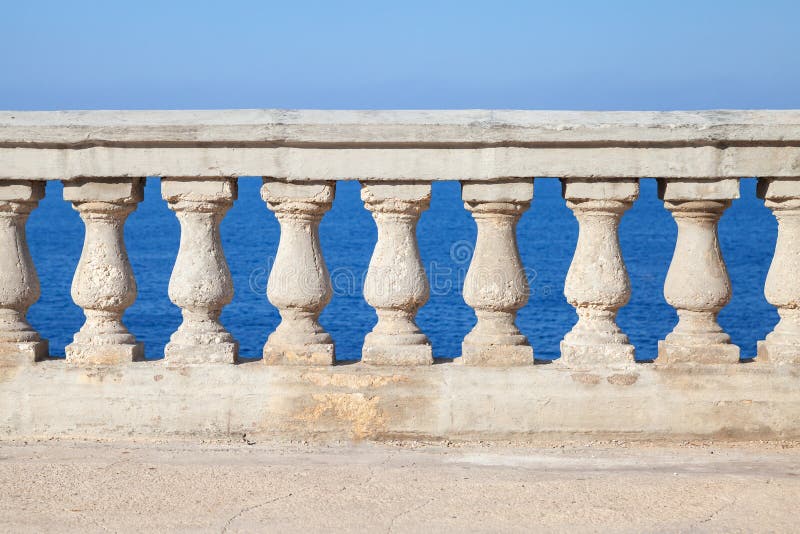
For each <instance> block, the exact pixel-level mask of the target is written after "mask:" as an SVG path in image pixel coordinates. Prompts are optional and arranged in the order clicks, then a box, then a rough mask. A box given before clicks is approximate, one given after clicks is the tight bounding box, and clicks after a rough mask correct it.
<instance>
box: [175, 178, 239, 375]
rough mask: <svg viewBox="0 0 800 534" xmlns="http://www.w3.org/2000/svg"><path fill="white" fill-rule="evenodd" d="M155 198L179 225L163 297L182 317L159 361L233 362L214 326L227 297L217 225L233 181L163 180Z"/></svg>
mask: <svg viewBox="0 0 800 534" xmlns="http://www.w3.org/2000/svg"><path fill="white" fill-rule="evenodd" d="M161 195H162V197H163V198H164V200H166V201H167V202H168V205H169V208H170V209H171V210H172V211H174V212H175V215H176V216H177V218H178V221H179V222H180V225H181V240H180V246H179V248H178V255H177V258H176V260H175V266H174V267H173V269H172V275H171V276H170V279H169V291H168V293H169V298H170V300H171V301H172V302H173V304H175V305H176V306H178V307H179V308H181V313H182V315H183V321H182V323H181V325H180V326H179V327H178V330H176V331H175V332H174V333H173V334H172V336H171V337H170V341H169V343H167V345H166V347H164V358H165V359H166V360H167V362H169V363H174V364H180V363H184V364H196V363H204V362H216V363H235V362H236V358H237V356H238V352H239V344H238V343H237V342H236V340H235V339H234V338H233V336H232V335H231V334H230V333H229V332H228V331H227V330H226V329H225V327H223V326H222V324H221V323H220V322H219V316H220V313H221V312H222V308H223V307H224V306H226V305H227V304H230V302H231V300H232V299H233V280H232V278H231V273H230V269H229V268H228V262H227V261H226V260H225V252H224V251H223V249H222V240H221V236H220V230H219V225H220V222H221V221H222V218H223V217H224V216H225V213H226V212H227V211H228V210H229V209H230V208H231V206H233V202H234V200H236V196H237V185H236V179H235V178H211V179H203V178H201V177H195V178H164V179H162V180H161Z"/></svg>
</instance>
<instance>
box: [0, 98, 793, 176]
mask: <svg viewBox="0 0 800 534" xmlns="http://www.w3.org/2000/svg"><path fill="white" fill-rule="evenodd" d="M0 161H3V165H2V167H0V179H28V180H40V179H73V178H86V177H92V178H103V177H109V176H117V177H137V176H218V177H229V176H264V175H267V176H272V177H275V178H280V179H285V180H292V181H305V180H311V181H328V180H352V179H373V180H405V181H417V180H461V181H473V180H475V181H485V180H494V179H505V178H527V177H531V176H558V177H562V178H604V179H609V178H640V177H643V176H658V177H663V178H701V179H711V180H715V179H719V178H739V177H741V176H769V177H795V176H798V175H800V163H798V162H800V111H797V110H780V111H751V110H739V111H720V110H712V111H673V112H624V111H623V112H586V111H515V110H450V111H322V110H217V111H113V112H109V111H80V112H19V111H5V112H0Z"/></svg>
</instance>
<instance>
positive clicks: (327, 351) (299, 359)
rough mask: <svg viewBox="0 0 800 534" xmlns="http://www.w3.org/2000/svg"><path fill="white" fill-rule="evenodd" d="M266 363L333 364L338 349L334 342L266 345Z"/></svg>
mask: <svg viewBox="0 0 800 534" xmlns="http://www.w3.org/2000/svg"><path fill="white" fill-rule="evenodd" d="M263 354H264V363H265V364H267V365H333V364H334V363H336V351H335V349H334V345H333V343H313V344H309V345H286V344H281V345H275V346H272V345H270V344H269V343H267V345H265V346H264V352H263Z"/></svg>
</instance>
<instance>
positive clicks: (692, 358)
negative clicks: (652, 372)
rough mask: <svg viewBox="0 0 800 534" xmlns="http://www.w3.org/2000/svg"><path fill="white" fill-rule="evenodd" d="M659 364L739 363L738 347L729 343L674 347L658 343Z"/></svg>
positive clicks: (669, 344) (665, 343)
mask: <svg viewBox="0 0 800 534" xmlns="http://www.w3.org/2000/svg"><path fill="white" fill-rule="evenodd" d="M656 361H657V363H659V364H669V363H739V347H738V346H736V345H732V344H730V343H709V344H707V345H691V346H690V345H674V344H672V343H668V342H667V341H664V340H661V341H659V342H658V360H656Z"/></svg>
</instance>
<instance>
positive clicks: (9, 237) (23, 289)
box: [0, 181, 48, 365]
mask: <svg viewBox="0 0 800 534" xmlns="http://www.w3.org/2000/svg"><path fill="white" fill-rule="evenodd" d="M42 198H44V183H42V182H29V181H28V182H26V181H10V182H2V183H0V365H26V364H30V363H33V362H35V361H38V360H41V359H42V358H45V357H47V356H48V344H47V341H46V340H42V338H41V337H40V336H39V333H38V332H36V330H34V329H33V327H32V326H31V325H30V323H28V320H27V318H26V316H27V313H28V308H29V307H30V306H31V305H32V304H33V303H34V302H36V301H37V300H38V299H39V295H40V292H41V290H40V286H39V278H38V276H37V275H36V268H35V266H34V265H33V259H32V258H31V254H30V251H29V250H28V240H27V237H26V233H25V223H26V222H27V220H28V215H29V214H30V213H31V211H33V209H34V208H36V206H37V205H38V203H39V200H41V199H42Z"/></svg>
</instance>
